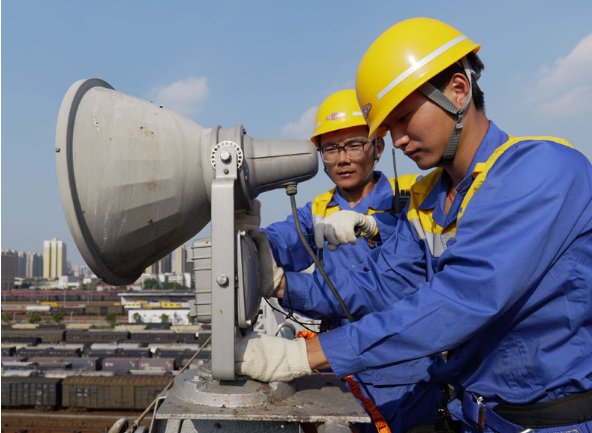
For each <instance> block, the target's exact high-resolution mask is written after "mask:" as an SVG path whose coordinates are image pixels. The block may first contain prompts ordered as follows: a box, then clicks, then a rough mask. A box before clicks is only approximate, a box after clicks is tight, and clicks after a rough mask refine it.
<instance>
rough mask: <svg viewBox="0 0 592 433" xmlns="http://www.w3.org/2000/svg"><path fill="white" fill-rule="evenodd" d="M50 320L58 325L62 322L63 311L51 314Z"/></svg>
mask: <svg viewBox="0 0 592 433" xmlns="http://www.w3.org/2000/svg"><path fill="white" fill-rule="evenodd" d="M51 320H53V321H54V322H55V323H60V322H61V321H63V320H64V312H63V311H55V312H54V313H52V314H51Z"/></svg>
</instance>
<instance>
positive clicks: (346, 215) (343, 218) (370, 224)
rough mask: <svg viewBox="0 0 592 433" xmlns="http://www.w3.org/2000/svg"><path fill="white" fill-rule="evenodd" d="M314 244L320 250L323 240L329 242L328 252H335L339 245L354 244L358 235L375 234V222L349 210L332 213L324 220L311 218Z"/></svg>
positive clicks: (367, 216) (371, 218)
mask: <svg viewBox="0 0 592 433" xmlns="http://www.w3.org/2000/svg"><path fill="white" fill-rule="evenodd" d="M313 223H314V231H315V243H316V245H317V248H319V249H321V248H323V246H324V245H325V239H327V241H328V242H329V245H327V248H328V249H329V251H335V250H336V249H337V247H339V245H346V244H354V245H355V244H356V243H357V242H358V239H357V235H358V234H359V233H362V234H365V235H366V236H373V235H375V234H376V230H377V229H376V220H375V219H374V218H373V217H371V216H370V215H364V214H361V213H358V212H354V211H351V210H342V211H339V212H335V213H332V214H331V215H329V216H328V217H326V218H324V219H323V218H322V217H320V218H317V219H316V221H315V219H314V217H313Z"/></svg>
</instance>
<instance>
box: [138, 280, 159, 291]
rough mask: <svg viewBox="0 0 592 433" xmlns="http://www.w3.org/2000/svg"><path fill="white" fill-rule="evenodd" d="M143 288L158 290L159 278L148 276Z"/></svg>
mask: <svg viewBox="0 0 592 433" xmlns="http://www.w3.org/2000/svg"><path fill="white" fill-rule="evenodd" d="M142 288H143V289H144V290H158V289H159V285H158V280H156V279H154V278H147V279H146V280H144V282H143V283H142Z"/></svg>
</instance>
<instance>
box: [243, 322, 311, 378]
mask: <svg viewBox="0 0 592 433" xmlns="http://www.w3.org/2000/svg"><path fill="white" fill-rule="evenodd" d="M234 371H235V372H236V373H237V374H242V375H245V376H249V377H251V378H252V379H255V380H260V381H261V382H289V381H291V380H292V379H295V378H297V377H301V376H306V375H307V374H312V370H311V368H310V365H309V363H308V356H307V352H306V341H305V340H304V338H297V339H296V340H288V339H286V338H282V337H273V336H271V335H267V334H259V333H257V332H249V333H248V334H247V335H245V336H244V337H243V338H241V339H240V340H239V341H238V342H237V343H236V345H235V348H234Z"/></svg>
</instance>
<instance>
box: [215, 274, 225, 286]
mask: <svg viewBox="0 0 592 433" xmlns="http://www.w3.org/2000/svg"><path fill="white" fill-rule="evenodd" d="M216 282H217V283H218V285H220V286H225V285H226V284H228V277H227V276H226V275H225V274H220V275H218V277H217V278H216Z"/></svg>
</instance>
